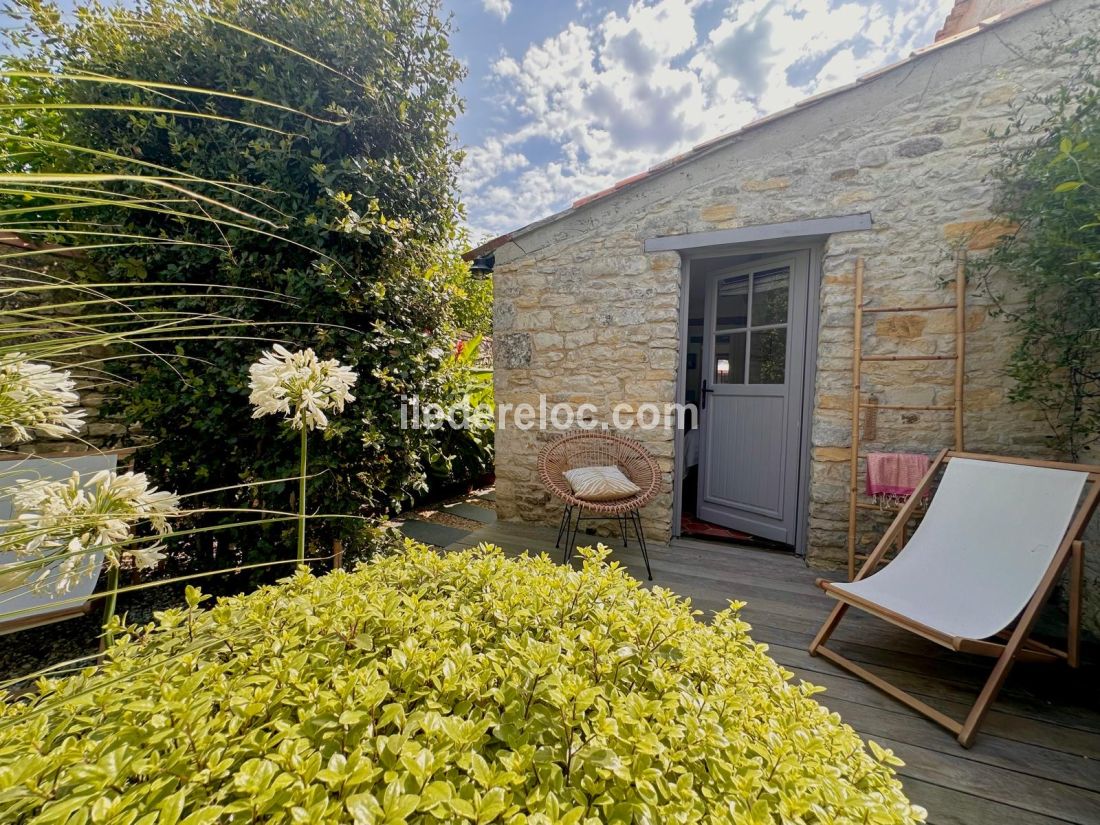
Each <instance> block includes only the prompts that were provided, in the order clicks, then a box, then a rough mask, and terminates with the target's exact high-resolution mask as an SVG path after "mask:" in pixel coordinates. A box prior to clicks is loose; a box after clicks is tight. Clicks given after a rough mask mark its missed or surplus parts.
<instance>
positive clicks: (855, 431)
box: [848, 252, 966, 579]
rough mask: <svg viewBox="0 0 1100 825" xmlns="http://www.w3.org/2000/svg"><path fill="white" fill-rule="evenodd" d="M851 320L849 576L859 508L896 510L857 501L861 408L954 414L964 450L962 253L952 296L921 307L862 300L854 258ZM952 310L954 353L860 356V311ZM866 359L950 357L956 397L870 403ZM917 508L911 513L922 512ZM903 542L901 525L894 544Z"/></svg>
mask: <svg viewBox="0 0 1100 825" xmlns="http://www.w3.org/2000/svg"><path fill="white" fill-rule="evenodd" d="M855 281H856V284H855V287H856V300H855V321H854V324H853V328H854V336H853V350H852V447H851V458H850V459H849V470H850V473H851V478H850V480H849V487H848V578H849V579H853V578H855V575H856V561H857V560H858V558H859V555H858V554H857V553H856V517H857V514H858V513H859V511H860V510H880V509H886V510H887V511H896V510H897V509H899V508H890V507H885V508H883V507H881V506H880V505H878V504H874V503H872V502H869V501H860V500H859V459H860V458H861V457H863V456H862V454H861V453H860V449H859V447H860V443H861V440H862V433H861V428H860V419H861V417H862V414H863V412H864V411H865V410H868V409H871V410H875V411H887V412H888V411H901V412H905V411H914V412H916V411H919V412H950V413H952V415H953V416H954V425H955V443H954V448H953V449H955V450H959V451H961V450H962V449H963V384H964V379H965V374H966V257H965V253H962V252H960V253H959V254H958V256H957V257H956V261H955V301H954V303H947V304H929V305H926V306H889V307H872V306H864V303H863V258H858V259H856V272H855ZM947 310H952V311H954V313H955V352H954V354H952V355H864V354H863V316H864V315H869V314H881V313H901V312H904V313H910V314H912V313H919V312H937V311H947ZM871 361H954V362H955V398H954V403H953V404H878V403H873V402H870V401H869V400H867V399H865V398H864V395H863V387H862V380H863V365H864V364H866V363H868V362H871ZM921 514H922V511H920V510H918V511H917V512H916V515H921ZM904 544H905V535H904V528H903V532H902V535H901V538H900V541H899V543H898V546H899V547H901V546H903V545H904Z"/></svg>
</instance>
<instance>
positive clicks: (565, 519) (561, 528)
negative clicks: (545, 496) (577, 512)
mask: <svg viewBox="0 0 1100 825" xmlns="http://www.w3.org/2000/svg"><path fill="white" fill-rule="evenodd" d="M572 512H573V508H572V507H571V506H570V505H568V504H566V505H565V509H564V510H563V511H562V514H561V523H560V524H558V540H557V541H555V542H554V547H561V537H562V534H563V533H564V532H565V528H566V526H567V525H568V524H569V516H570V515H572Z"/></svg>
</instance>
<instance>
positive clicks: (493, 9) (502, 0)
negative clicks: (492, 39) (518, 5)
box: [481, 0, 512, 20]
mask: <svg viewBox="0 0 1100 825" xmlns="http://www.w3.org/2000/svg"><path fill="white" fill-rule="evenodd" d="M481 7H482V8H483V9H485V11H487V12H489V13H490V14H495V15H496V16H497V17H499V18H500V19H501V20H507V19H508V15H509V14H511V13H512V0H481Z"/></svg>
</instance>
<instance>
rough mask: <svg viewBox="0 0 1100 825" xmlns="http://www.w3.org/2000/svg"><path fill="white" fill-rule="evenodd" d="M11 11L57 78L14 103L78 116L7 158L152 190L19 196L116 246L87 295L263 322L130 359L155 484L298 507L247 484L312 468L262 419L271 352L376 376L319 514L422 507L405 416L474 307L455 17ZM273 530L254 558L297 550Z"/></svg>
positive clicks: (351, 8)
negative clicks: (255, 404)
mask: <svg viewBox="0 0 1100 825" xmlns="http://www.w3.org/2000/svg"><path fill="white" fill-rule="evenodd" d="M15 5H16V6H17V7H20V8H21V9H22V14H23V15H24V17H25V18H26V20H27V26H28V31H29V32H30V35H29V36H24V35H17V45H19V46H21V48H19V49H18V50H17V51H16V52H15V53H14V54H13V55H8V56H7V57H5V58H4V61H5V66H6V67H7V68H14V69H17V70H22V71H23V72H24V73H26V72H40V73H46V75H48V76H49V78H50V79H47V80H42V79H39V80H36V81H35V82H33V83H31V82H29V81H22V80H21V81H20V82H19V83H18V84H16V85H15V86H13V87H12V89H11V90H10V91H9V94H8V95H7V97H10V96H12V95H16V96H27V95H30V96H37V97H47V98H48V100H49V102H50V104H51V105H54V104H57V105H59V106H61V107H64V108H54V109H46V110H45V112H46V114H47V115H48V117H47V116H46V115H43V114H35V113H34V112H31V113H28V112H25V111H23V110H21V109H19V110H15V111H14V112H8V113H5V114H3V115H0V118H3V119H5V125H6V128H5V129H4V130H3V131H4V132H6V133H7V134H6V136H5V140H6V141H7V143H5V146H11V147H12V149H13V151H15V150H16V149H18V152H19V157H20V158H21V163H22V164H24V165H25V166H24V168H26V169H28V170H31V171H34V172H51V173H57V172H66V173H88V174H99V175H102V174H107V175H116V174H120V173H125V174H126V175H130V176H133V175H140V177H138V178H136V179H135V178H132V177H128V178H125V179H122V180H118V181H116V182H114V183H112V184H111V185H110V188H111V191H112V192H113V199H104V200H102V201H101V203H99V204H90V205H89V204H84V205H83V206H82V208H79V209H73V210H70V211H66V210H65V209H60V210H59V209H58V203H57V199H56V198H53V199H51V198H50V197H47V196H43V197H42V198H41V199H39V200H33V199H32V200H31V201H30V202H25V201H23V200H22V199H18V198H17V199H15V200H17V201H18V203H17V204H13V205H17V206H19V207H20V209H21V210H22V214H23V217H24V219H25V220H26V221H27V222H28V226H30V225H33V226H34V227H37V229H36V230H35V231H42V230H43V229H49V230H50V231H51V232H52V235H50V237H51V239H53V240H58V241H61V242H72V241H74V240H75V241H78V242H82V243H84V244H88V245H90V246H94V245H95V244H96V242H97V241H99V242H109V243H107V248H100V249H95V248H91V249H87V251H86V255H85V257H84V259H83V260H82V261H81V263H80V271H81V273H83V274H85V275H86V276H87V277H91V278H94V279H96V280H97V281H100V282H111V283H116V284H117V283H133V284H135V285H136V286H135V289H138V288H140V285H142V284H149V283H168V284H170V285H179V286H178V287H177V288H176V289H175V290H172V289H168V290H167V291H168V292H177V293H182V294H184V295H185V296H186V297H185V298H184V299H183V300H174V301H173V302H172V304H171V306H172V307H173V308H176V309H179V308H182V309H186V310H189V311H193V312H197V313H209V314H210V316H211V317H213V318H219V319H225V318H228V319H234V320H239V321H242V322H245V323H247V324H248V325H249V326H248V327H246V328H244V329H243V330H242V329H241V328H237V329H236V330H234V331H235V332H236V334H235V335H222V334H211V333H210V330H209V327H203V326H202V325H199V324H196V325H194V327H192V328H187V329H183V330H180V331H178V332H177V331H176V330H173V331H172V334H170V335H165V336H164V337H165V338H166V339H167V340H165V341H162V342H160V343H159V348H160V350H159V351H161V352H163V353H165V354H166V355H167V357H166V358H162V359H158V358H140V359H139V358H130V357H122V358H119V360H117V361H115V362H112V364H111V365H110V367H111V371H112V372H113V373H115V374H117V375H119V377H120V378H122V379H124V380H125V381H126V382H127V384H126V389H125V390H124V392H123V393H122V396H121V398H120V399H119V407H120V410H119V412H121V413H122V414H123V415H125V417H126V418H127V419H128V420H130V421H136V422H140V423H141V424H142V425H143V427H144V430H145V432H146V433H147V434H148V435H149V436H150V441H151V442H152V446H151V447H150V448H149V449H148V450H145V451H143V454H142V458H141V461H142V467H143V469H145V470H147V471H148V472H150V473H151V474H153V475H155V476H156V477H157V478H158V481H160V482H161V483H165V484H168V485H169V486H171V487H173V488H175V489H182V490H188V491H193V490H200V489H213V488H223V492H221V493H219V494H217V495H213V494H211V495H206V496H204V497H203V498H202V499H201V500H192V503H193V504H194V505H196V506H198V505H207V506H211V507H224V508H240V507H242V506H249V507H253V508H261V509H273V510H288V509H289V510H293V500H292V496H293V494H294V493H293V488H294V485H293V484H292V483H287V484H285V485H280V484H275V485H271V486H267V487H255V488H252V489H250V490H247V492H246V493H242V491H241V488H240V487H234V485H239V484H240V483H242V482H244V483H251V482H254V481H260V480H270V479H279V478H287V477H290V476H293V475H295V474H296V473H297V462H296V456H297V441H296V439H295V438H294V437H293V436H292V435H287V434H286V433H285V432H283V431H282V429H281V428H278V427H275V426H273V425H272V423H271V422H269V421H263V420H260V421H253V420H251V419H250V418H249V412H250V410H249V408H248V404H247V394H248V390H247V383H248V375H247V370H248V365H249V364H250V363H251V362H252V361H254V360H255V359H256V358H257V357H258V356H259V354H260V351H261V349H263V348H264V347H265V345H269V343H270V342H271V341H273V340H274V341H282V342H284V343H286V344H287V345H288V346H290V347H291V348H295V349H296V348H302V347H306V346H311V347H313V348H315V349H316V350H317V352H318V354H319V355H321V356H322V357H325V358H330V357H332V358H337V359H339V360H341V361H342V362H344V363H347V364H349V365H350V366H351V367H352V368H353V369H355V370H356V371H357V372H358V373H359V374H360V375H361V376H362V381H361V382H360V384H359V386H357V388H356V392H355V395H356V401H355V402H354V404H352V405H351V406H350V407H349V409H348V415H347V416H345V417H344V418H342V419H341V420H340V421H339V422H335V423H334V425H333V427H331V428H330V429H329V430H328V431H327V432H326V436H325V439H324V440H323V441H322V440H320V439H318V440H317V443H316V444H314V445H311V461H310V469H311V472H312V473H315V476H314V477H313V478H312V479H311V481H310V485H311V489H310V493H309V496H308V498H309V500H311V501H321V500H324V501H327V502H328V503H329V512H333V513H354V512H364V511H366V512H377V511H380V510H384V509H386V508H388V507H391V506H394V505H396V504H397V503H398V502H400V501H403V500H406V499H407V498H408V497H409V496H410V495H411V494H413V493H415V492H417V491H418V490H422V489H423V488H424V486H425V484H426V473H425V469H424V467H425V465H426V463H427V458H428V452H429V450H430V449H432V448H434V441H433V439H432V437H431V436H430V434H428V433H425V432H424V431H415V430H404V429H402V428H401V427H400V401H399V399H400V396H401V395H402V394H408V395H418V396H420V397H421V398H422V399H425V400H427V401H431V400H438V399H440V398H441V393H442V392H443V384H444V381H445V379H444V377H443V376H442V375H441V373H440V370H441V364H442V362H443V360H444V358H445V357H446V353H447V352H448V350H449V348H450V345H451V341H452V340H453V336H454V332H455V324H454V320H453V318H452V313H451V310H450V307H449V304H450V300H451V298H452V296H458V297H460V298H462V299H463V300H466V299H465V297H463V296H465V295H466V290H464V289H463V288H461V287H460V286H456V285H455V283H456V279H457V280H461V279H464V278H466V277H467V276H466V269H467V268H466V266H465V264H463V263H462V261H461V260H460V259H459V257H458V255H457V252H456V250H457V248H458V246H459V243H460V229H459V227H458V215H459V211H460V207H459V205H458V203H457V201H456V196H455V174H456V170H457V165H458V162H459V160H460V157H461V155H460V153H459V152H458V151H457V149H456V147H455V145H454V143H453V140H452V133H451V125H452V122H453V120H454V117H455V115H456V114H457V112H458V110H459V108H460V101H459V99H458V96H457V92H456V89H455V84H456V82H457V79H458V78H459V77H460V75H461V71H462V70H461V67H460V65H459V64H458V62H457V61H456V60H455V59H454V57H453V56H452V55H451V54H450V51H449V44H448V33H449V31H448V23H447V22H446V21H445V20H444V19H442V18H441V16H440V15H439V13H438V4H437V2H435V0H400V2H393V3H389V2H387V3H363V2H357V0H279V2H270V0H144V1H143V2H141V3H138V4H136V8H122V7H119V8H110V7H104V6H99V5H92V6H89V7H88V8H85V9H82V10H81V14H80V15H78V16H76V17H75V18H74V17H73V16H71V15H64V14H61V13H59V12H58V11H57V9H56V7H55V6H54V5H53V4H52V3H49V2H43V0H16V4H15ZM67 21H68V22H67ZM20 37H21V38H23V39H19V38H20ZM77 77H78V78H80V79H78V80H74V79H72V78H77ZM113 78H122V79H127V80H125V81H124V82H123V81H116V80H112V79H113ZM151 83H160V84H167V85H166V86H165V85H162V86H150V85H146V84H151ZM28 86H29V87H30V88H29V89H25V88H24V87H28ZM184 87H186V88H184ZM21 89H22V90H23V92H20V90H21ZM202 90H210V91H205V92H204V91H202ZM24 93H25V94H24ZM151 109H155V110H157V111H151ZM165 110H168V112H167V113H165ZM29 114H34V119H33V120H32V121H30V123H32V124H33V126H34V128H33V129H27V128H24V123H23V120H24V119H25V118H27V117H28V116H29ZM13 135H14V136H15V137H13ZM158 172H159V173H161V174H162V175H167V176H168V178H169V183H171V185H173V186H175V187H177V189H179V188H185V189H186V188H193V189H196V190H198V193H199V194H200V195H202V196H205V197H207V198H208V199H215V198H216V199H217V201H218V203H219V204H223V205H224V206H226V207H229V208H232V209H235V210H238V211H237V212H236V213H228V212H227V211H226V209H225V208H222V209H220V210H215V211H217V214H218V216H219V217H220V218H221V221H212V220H210V219H208V218H207V217H206V215H205V212H206V211H207V210H208V209H209V208H210V207H209V203H210V201H208V202H205V203H204V202H201V201H198V200H196V199H193V198H192V199H188V198H183V197H176V196H174V195H173V191H174V190H171V189H166V188H165V186H166V185H167V184H159V183H157V184H154V183H153V175H154V174H156V173H158ZM173 175H174V177H173ZM81 191H83V190H81ZM65 192H67V190H65ZM63 194H64V193H63ZM68 197H71V195H68ZM134 203H137V204H140V205H142V206H143V207H144V206H148V207H149V208H134V207H133V204H134ZM61 205H62V206H64V203H62V204H61ZM35 207H40V208H41V211H40V212H39V213H35V211H34V209H35ZM227 216H228V217H227ZM246 216H251V217H253V218H255V220H247V219H246ZM230 218H232V220H230ZM260 221H263V222H265V223H262V227H263V228H264V230H265V231H262V232H259V231H257V226H258V225H260V223H259V222H260ZM246 223H247V224H248V225H247V226H244V224H246ZM97 232H98V233H102V236H100V235H97ZM86 233H90V234H86ZM38 237H41V236H40V235H39V236H38ZM168 240H170V241H171V243H168V242H162V241H168ZM207 285H209V286H207ZM225 287H230V288H235V289H237V290H238V291H237V292H233V291H226V290H225V289H224V288H225ZM219 288H222V289H219ZM244 288H248V289H256V290H263V291H264V293H263V294H261V295H259V296H258V294H257V293H255V292H244V291H240V290H243V289H244ZM459 293H461V294H459ZM142 308H143V309H146V310H148V311H150V312H152V311H154V310H156V309H157V308H158V304H157V303H156V302H146V303H143V304H142ZM356 524H357V522H355V521H352V520H344V521H341V522H338V523H334V522H330V523H328V524H327V525H324V527H325V530H326V531H322V526H323V525H322V524H321V523H320V522H319V521H318V522H315V523H314V524H313V539H314V540H315V541H318V542H323V544H324V545H325V546H327V544H328V539H329V538H331V537H332V536H331V533H332V532H333V531H336V530H341V529H342V530H350V529H353V526H354V525H356ZM267 531H268V532H270V533H273V535H266V536H264V537H261V538H257V537H256V536H255V534H254V533H251V534H249V535H248V536H242V537H240V540H239V541H237V542H236V543H237V544H238V545H242V546H243V543H244V539H248V541H249V542H250V545H249V546H250V555H251V556H253V557H262V556H263V555H265V552H264V551H263V550H262V549H258V548H257V545H259V548H266V554H271V553H276V552H278V553H283V554H284V555H285V547H287V546H289V545H290V542H288V541H286V537H285V536H280V535H275V534H274V533H278V532H280V528H267ZM223 542H224V543H230V544H232V543H234V542H233V540H232V539H230V540H226V539H225V537H223Z"/></svg>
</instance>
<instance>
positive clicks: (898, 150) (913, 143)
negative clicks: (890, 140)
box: [894, 137, 943, 158]
mask: <svg viewBox="0 0 1100 825" xmlns="http://www.w3.org/2000/svg"><path fill="white" fill-rule="evenodd" d="M942 148H943V139H942V138H938V137H915V138H909V140H903V141H902V142H901V143H899V144H898V145H897V146H895V147H894V154H895V155H897V156H898V157H899V158H919V157H923V156H924V155H930V154H932V153H933V152H938V151H939V150H940V149H942Z"/></svg>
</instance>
